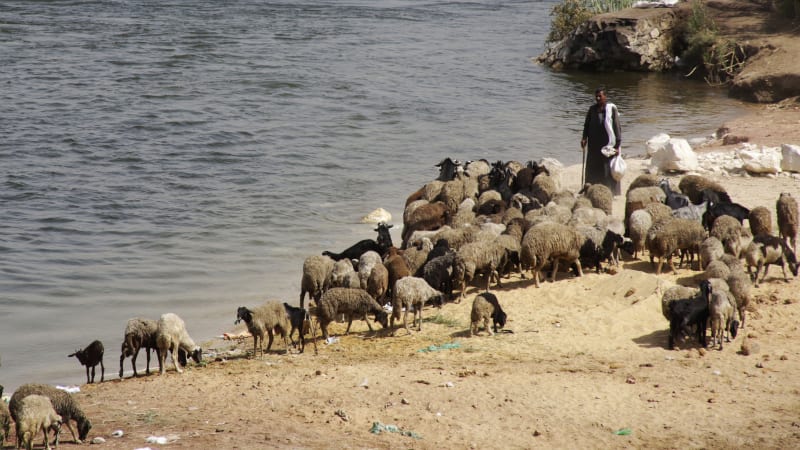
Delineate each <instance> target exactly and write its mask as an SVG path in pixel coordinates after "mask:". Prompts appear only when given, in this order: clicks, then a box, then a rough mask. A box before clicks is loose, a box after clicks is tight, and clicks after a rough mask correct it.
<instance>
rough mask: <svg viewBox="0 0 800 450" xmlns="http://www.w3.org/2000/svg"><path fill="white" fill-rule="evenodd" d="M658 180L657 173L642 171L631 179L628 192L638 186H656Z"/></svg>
mask: <svg viewBox="0 0 800 450" xmlns="http://www.w3.org/2000/svg"><path fill="white" fill-rule="evenodd" d="M658 182H659V179H658V175H652V174H649V173H644V174H641V175H639V176H638V177H636V178H635V179H634V180H633V181H631V184H630V186H628V192H630V191H631V190H633V189H636V188H640V187H651V186H658ZM626 194H627V192H626Z"/></svg>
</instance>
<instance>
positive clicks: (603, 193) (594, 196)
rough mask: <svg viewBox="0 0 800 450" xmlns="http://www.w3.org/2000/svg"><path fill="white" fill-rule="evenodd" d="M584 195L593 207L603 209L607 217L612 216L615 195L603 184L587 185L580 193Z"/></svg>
mask: <svg viewBox="0 0 800 450" xmlns="http://www.w3.org/2000/svg"><path fill="white" fill-rule="evenodd" d="M578 193H579V194H583V195H584V196H585V197H586V198H588V199H589V201H590V202H592V206H593V207H595V208H600V209H602V210H603V211H604V212H605V213H606V214H607V215H609V216H610V215H611V207H612V204H613V202H614V194H613V193H612V192H611V189H609V188H608V186H606V185H603V184H589V183H586V184H585V185H584V186H583V189H582V190H581V191H580V192H578Z"/></svg>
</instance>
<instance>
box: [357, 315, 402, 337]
mask: <svg viewBox="0 0 800 450" xmlns="http://www.w3.org/2000/svg"><path fill="white" fill-rule="evenodd" d="M406 312H407V310H406ZM364 322H367V328H369V331H370V332H372V331H375V330H373V329H372V324H371V323H369V317H367V314H366V313H365V314H364Z"/></svg>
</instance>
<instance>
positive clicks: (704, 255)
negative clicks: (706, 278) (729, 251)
mask: <svg viewBox="0 0 800 450" xmlns="http://www.w3.org/2000/svg"><path fill="white" fill-rule="evenodd" d="M724 253H725V249H724V248H723V247H722V242H720V240H719V239H717V238H716V237H714V236H709V237H707V238H706V239H705V240H704V241H703V243H701V244H700V257H699V259H700V269H702V270H705V269H706V267H707V266H708V264H709V263H711V261H716V260H718V259H720V258H721V257H722V255H723V254H724Z"/></svg>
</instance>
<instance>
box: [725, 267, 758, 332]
mask: <svg viewBox="0 0 800 450" xmlns="http://www.w3.org/2000/svg"><path fill="white" fill-rule="evenodd" d="M725 281H726V282H727V283H728V289H729V290H730V292H731V295H732V296H733V299H734V300H735V301H736V304H735V306H736V310H737V311H738V312H739V320H740V321H741V327H742V328H744V327H745V312H746V311H747V306H748V305H749V304H750V290H751V288H752V287H753V283H752V282H751V281H750V277H748V276H747V274H746V273H744V271H743V270H731V273H730V275H728V277H727V278H725Z"/></svg>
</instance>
